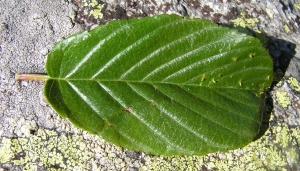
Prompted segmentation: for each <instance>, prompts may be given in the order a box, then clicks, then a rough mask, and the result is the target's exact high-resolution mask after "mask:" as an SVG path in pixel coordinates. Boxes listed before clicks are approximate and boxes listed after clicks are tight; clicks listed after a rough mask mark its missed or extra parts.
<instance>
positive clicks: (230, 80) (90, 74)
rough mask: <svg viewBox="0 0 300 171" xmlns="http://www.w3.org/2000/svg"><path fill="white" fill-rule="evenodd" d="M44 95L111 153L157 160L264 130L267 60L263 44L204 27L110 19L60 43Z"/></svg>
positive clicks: (162, 19) (238, 142)
mask: <svg viewBox="0 0 300 171" xmlns="http://www.w3.org/2000/svg"><path fill="white" fill-rule="evenodd" d="M46 69H47V73H48V75H49V76H50V77H51V79H49V80H48V81H47V82H46V85H45V96H46V98H47V99H48V101H49V103H50V104H51V106H52V107H53V108H54V109H55V110H56V111H57V113H58V114H59V115H60V116H62V117H67V118H69V120H70V121H71V122H72V123H73V124H75V125H76V126H78V127H80V128H82V129H84V130H87V131H89V132H90V133H93V134H98V135H99V136H101V137H103V138H104V139H105V140H107V141H110V142H112V143H114V144H116V145H119V146H122V147H125V148H127V149H132V150H136V151H144V152H146V153H151V154H162V155H203V154H207V153H210V152H216V151H227V150H229V149H235V148H239V147H243V146H245V145H246V144H248V143H249V142H251V141H252V140H253V138H254V137H255V136H256V135H257V133H258V131H259V127H260V124H261V108H262V106H263V104H264V96H263V95H262V93H263V92H264V90H265V89H266V88H268V87H269V86H270V84H271V81H272V61H271V59H270V57H269V55H268V53H267V51H266V50H265V49H264V48H263V47H262V45H261V44H260V42H259V41H258V40H257V39H255V38H253V37H250V36H246V35H245V34H241V33H238V32H236V31H234V30H230V29H228V28H225V27H220V26H218V25H216V24H213V23H211V22H209V21H206V20H200V19H189V18H182V17H180V16H177V15H159V16H154V17H146V18H142V19H130V20H120V21H111V22H110V23H108V24H106V25H104V26H98V27H97V28H95V29H93V30H92V31H90V32H88V31H84V32H82V33H79V34H76V35H73V36H70V37H68V38H66V39H65V40H63V41H61V42H59V43H57V44H56V45H55V46H54V47H53V49H52V51H51V52H50V54H49V55H48V58H47V63H46Z"/></svg>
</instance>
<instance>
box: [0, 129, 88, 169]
mask: <svg viewBox="0 0 300 171" xmlns="http://www.w3.org/2000/svg"><path fill="white" fill-rule="evenodd" d="M0 140H1V144H2V146H0V163H4V164H5V163H12V162H13V163H14V165H15V166H21V167H22V169H23V170H35V169H36V167H37V165H39V166H40V167H43V168H46V169H47V170H66V169H70V168H72V170H84V169H87V170H90V169H91V166H90V165H88V164H87V161H88V160H90V159H91V158H92V156H93V155H92V153H91V152H89V151H88V150H86V143H85V141H84V139H83V137H82V136H78V135H70V134H66V133H60V134H58V133H57V132H55V131H52V130H43V129H39V130H38V132H37V135H33V136H30V137H29V138H13V139H10V138H5V137H2V138H1V139H0Z"/></svg>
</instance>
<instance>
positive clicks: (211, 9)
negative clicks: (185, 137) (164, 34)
mask: <svg viewBox="0 0 300 171" xmlns="http://www.w3.org/2000/svg"><path fill="white" fill-rule="evenodd" d="M163 13H167V14H171V13H176V14H179V15H184V16H185V15H189V16H190V17H197V18H204V19H209V20H211V21H213V22H216V23H219V24H224V25H234V26H239V27H242V28H243V27H246V28H249V30H252V31H254V32H261V33H263V35H259V34H255V33H254V35H256V36H258V37H259V38H262V39H263V40H265V43H266V45H267V48H268V50H269V53H270V54H271V56H272V57H273V59H274V65H275V71H274V75H275V83H274V86H273V87H272V88H271V89H270V92H269V96H270V97H269V99H268V106H267V107H266V111H267V113H270V114H269V115H267V116H266V118H265V120H264V126H265V127H264V128H263V130H265V132H263V133H264V134H263V136H261V137H260V138H259V139H258V140H256V141H254V142H252V143H250V144H249V145H248V146H246V147H244V148H242V149H237V150H234V151H229V152H227V153H213V154H209V155H206V156H200V157H199V156H191V157H163V156H151V155H146V154H144V153H139V152H134V151H128V150H126V149H123V148H120V147H116V146H114V145H112V144H110V143H107V142H105V141H104V140H102V139H100V138H98V137H96V136H93V135H90V134H88V133H86V132H84V131H82V130H80V129H77V128H74V127H73V126H72V125H71V124H70V123H69V121H68V120H66V119H61V118H60V117H58V115H57V114H56V113H55V112H54V111H53V110H52V109H51V107H50V106H49V105H48V104H47V103H46V102H45V99H44V97H43V92H42V91H43V83H42V82H29V81H22V82H16V81H15V73H45V69H44V64H45V60H46V55H47V53H48V52H49V51H50V50H51V48H52V46H53V45H54V43H55V42H57V41H59V40H62V39H63V38H64V37H66V36H68V35H71V34H74V33H77V32H79V31H81V30H84V29H92V28H93V27H95V26H96V25H97V24H105V23H106V22H108V21H110V20H112V19H124V18H127V19H128V18H134V17H144V16H152V15H155V14H163ZM299 14H300V2H299V1H297V0H289V1H288V0H281V1H280V0H272V1H271V0H265V1H258V2H257V1H254V0H145V1H137V0H114V1H109V0H106V1H105V0H103V1H96V0H72V1H67V0H55V1H50V0H48V1H40V0H23V1H18V0H0V24H1V27H0V81H1V82H0V99H1V105H0V123H1V125H0V170H245V169H246V170H300V165H299V163H300V148H299V144H300V135H299V134H300V132H299V131H300V130H299V129H300V127H299V123H300V117H299V115H300V106H299V105H300V102H299V101H300V84H299V81H300V70H299V67H300V62H299V61H300V47H299V44H300V43H299V42H300V41H299V40H300V34H299V23H300V21H299V19H300V18H299V16H300V15H299ZM249 30H248V31H249ZM244 31H245V30H244ZM250 32H251V31H249V33H250Z"/></svg>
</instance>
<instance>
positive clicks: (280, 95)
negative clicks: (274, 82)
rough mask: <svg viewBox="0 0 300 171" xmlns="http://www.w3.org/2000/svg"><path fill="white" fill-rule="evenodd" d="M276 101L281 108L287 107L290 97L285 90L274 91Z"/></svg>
mask: <svg viewBox="0 0 300 171" xmlns="http://www.w3.org/2000/svg"><path fill="white" fill-rule="evenodd" d="M276 101H277V103H278V104H279V106H281V107H282V108H284V109H285V108H287V107H288V106H289V105H290V104H291V100H290V97H289V96H288V93H287V92H285V91H279V90H278V91H276Z"/></svg>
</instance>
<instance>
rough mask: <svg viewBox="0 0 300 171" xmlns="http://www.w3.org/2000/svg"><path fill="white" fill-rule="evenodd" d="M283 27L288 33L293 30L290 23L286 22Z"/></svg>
mask: <svg viewBox="0 0 300 171" xmlns="http://www.w3.org/2000/svg"><path fill="white" fill-rule="evenodd" d="M283 28H284V31H285V32H286V33H289V32H291V30H290V28H289V26H288V25H286V24H285V25H284V26H283Z"/></svg>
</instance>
